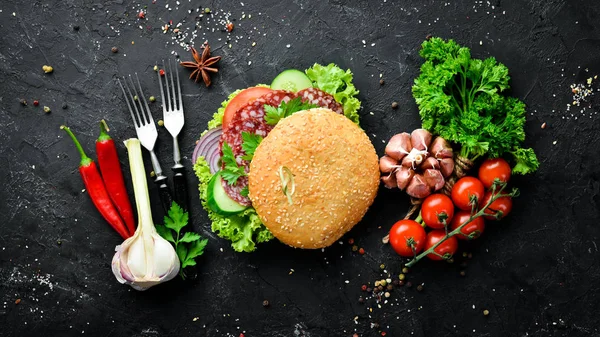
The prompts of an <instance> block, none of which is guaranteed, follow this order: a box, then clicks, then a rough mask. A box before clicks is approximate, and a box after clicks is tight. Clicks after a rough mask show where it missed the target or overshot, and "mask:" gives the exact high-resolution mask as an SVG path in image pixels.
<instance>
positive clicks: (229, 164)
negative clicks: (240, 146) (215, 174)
mask: <svg viewBox="0 0 600 337" xmlns="http://www.w3.org/2000/svg"><path fill="white" fill-rule="evenodd" d="M222 149H223V156H222V157H221V161H222V162H223V163H224V164H225V167H224V168H223V170H221V178H223V179H225V181H227V183H228V184H229V185H234V184H235V183H236V182H237V180H238V179H239V178H240V177H242V176H245V175H246V171H245V169H244V167H243V166H239V165H238V163H237V161H236V160H235V155H234V154H233V150H232V149H231V146H229V144H227V143H223V148H222Z"/></svg>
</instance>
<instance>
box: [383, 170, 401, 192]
mask: <svg viewBox="0 0 600 337" xmlns="http://www.w3.org/2000/svg"><path fill="white" fill-rule="evenodd" d="M381 181H382V182H383V186H385V187H386V188H389V189H392V188H395V187H397V186H398V185H397V184H396V174H395V173H393V172H392V173H390V174H385V175H382V176H381Z"/></svg>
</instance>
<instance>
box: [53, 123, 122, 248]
mask: <svg viewBox="0 0 600 337" xmlns="http://www.w3.org/2000/svg"><path fill="white" fill-rule="evenodd" d="M60 128H61V129H63V130H65V131H66V132H67V134H68V135H69V136H70V137H71V139H72V140H73V142H74V143H75V146H76V147H77V151H78V152H79V154H80V155H81V161H80V162H79V173H80V174H81V178H82V179H83V184H84V185H85V188H86V190H87V192H88V194H89V196H90V198H91V199H92V202H93V203H94V206H96V209H97V210H98V212H100V214H101V215H102V217H103V218H104V219H105V220H106V221H107V222H108V223H109V224H110V226H111V227H112V228H113V229H114V230H116V231H117V233H119V235H121V237H123V239H127V238H128V237H130V236H131V235H130V234H129V232H128V231H127V228H126V227H125V224H124V223H123V220H121V217H120V216H119V213H118V212H117V210H116V208H115V206H114V205H113V203H112V201H111V200H110V197H109V196H108V192H107V191H106V187H105V186H104V182H102V177H100V172H99V171H98V168H97V167H96V163H94V161H93V160H92V159H91V158H90V157H88V156H87V155H86V154H85V152H84V151H83V147H81V144H80V143H79V141H78V140H77V138H75V135H74V134H73V132H71V129H69V128H68V127H66V126H64V125H63V126H61V127H60Z"/></svg>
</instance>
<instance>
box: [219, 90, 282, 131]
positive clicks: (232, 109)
mask: <svg viewBox="0 0 600 337" xmlns="http://www.w3.org/2000/svg"><path fill="white" fill-rule="evenodd" d="M271 91H272V90H271V89H270V88H266V87H251V88H248V89H244V90H242V91H241V92H240V93H239V94H237V96H235V97H234V98H232V99H231V101H229V103H228V104H227V107H226V108H225V112H224V114H223V131H225V130H227V128H228V127H229V123H230V122H231V120H232V119H233V116H235V113H236V112H237V111H238V110H239V109H240V108H241V107H242V106H244V105H246V104H247V103H251V102H253V101H254V100H256V99H257V98H259V97H261V96H263V95H265V94H268V93H269V92H271Z"/></svg>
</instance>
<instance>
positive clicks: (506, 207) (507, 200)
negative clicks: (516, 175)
mask: <svg viewBox="0 0 600 337" xmlns="http://www.w3.org/2000/svg"><path fill="white" fill-rule="evenodd" d="M491 197H492V192H491V191H488V192H486V193H485V196H484V197H483V202H482V203H481V207H483V206H485V205H486V204H487V203H488V201H490V198H491ZM511 210H512V198H511V197H500V198H498V199H496V200H494V202H492V204H491V205H490V207H488V208H487V209H486V210H485V212H484V213H485V214H486V215H484V216H485V217H486V218H488V219H490V220H500V219H502V218H504V217H505V216H507V215H508V213H510V211H511ZM498 211H501V212H502V216H501V217H500V218H496V216H495V214H496V213H497V212H498Z"/></svg>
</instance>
